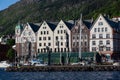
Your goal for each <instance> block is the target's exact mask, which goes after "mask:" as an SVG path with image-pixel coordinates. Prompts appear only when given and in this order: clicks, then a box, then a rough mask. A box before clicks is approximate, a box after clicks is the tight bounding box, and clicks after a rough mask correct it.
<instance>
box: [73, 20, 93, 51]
mask: <svg viewBox="0 0 120 80" xmlns="http://www.w3.org/2000/svg"><path fill="white" fill-rule="evenodd" d="M91 25H92V20H89V21H85V20H82V18H81V19H80V20H77V21H76V23H75V25H74V27H73V28H72V30H71V32H72V34H71V45H72V52H79V48H80V47H81V52H89V36H90V27H91ZM80 29H81V33H80ZM80 35H81V39H80V38H79V37H80ZM79 42H81V44H80V43H79Z"/></svg>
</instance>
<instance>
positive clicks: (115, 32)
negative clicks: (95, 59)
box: [90, 14, 120, 56]
mask: <svg viewBox="0 0 120 80" xmlns="http://www.w3.org/2000/svg"><path fill="white" fill-rule="evenodd" d="M119 45H120V26H119V23H118V22H114V21H112V20H110V19H109V18H108V17H105V16H103V15H102V14H100V15H99V17H98V18H97V19H96V21H95V22H94V24H93V25H92V27H91V30H90V51H92V52H96V51H97V52H99V53H100V54H105V55H108V56H112V55H114V54H118V53H119V52H120V49H119V48H120V46H119Z"/></svg>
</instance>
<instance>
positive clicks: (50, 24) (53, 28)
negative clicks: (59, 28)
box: [46, 22, 56, 31]
mask: <svg viewBox="0 0 120 80" xmlns="http://www.w3.org/2000/svg"><path fill="white" fill-rule="evenodd" d="M46 23H47V24H48V26H49V27H50V29H51V30H52V31H54V30H55V28H56V25H55V24H53V23H50V22H46Z"/></svg>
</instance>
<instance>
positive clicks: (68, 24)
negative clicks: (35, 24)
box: [59, 20, 74, 30]
mask: <svg viewBox="0 0 120 80" xmlns="http://www.w3.org/2000/svg"><path fill="white" fill-rule="evenodd" d="M61 22H62V23H64V24H65V25H66V26H67V28H68V29H69V30H71V29H72V27H73V26H74V24H72V23H69V22H66V21H63V20H61V21H60V22H59V24H60V23H61Z"/></svg>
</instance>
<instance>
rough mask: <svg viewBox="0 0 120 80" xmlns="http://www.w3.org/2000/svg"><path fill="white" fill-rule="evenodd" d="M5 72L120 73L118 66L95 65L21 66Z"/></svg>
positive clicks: (10, 68)
mask: <svg viewBox="0 0 120 80" xmlns="http://www.w3.org/2000/svg"><path fill="white" fill-rule="evenodd" d="M6 71H7V72H61V71H68V72H72V71H120V66H113V65H95V66H68V65H66V66H21V67H8V68H6Z"/></svg>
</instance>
